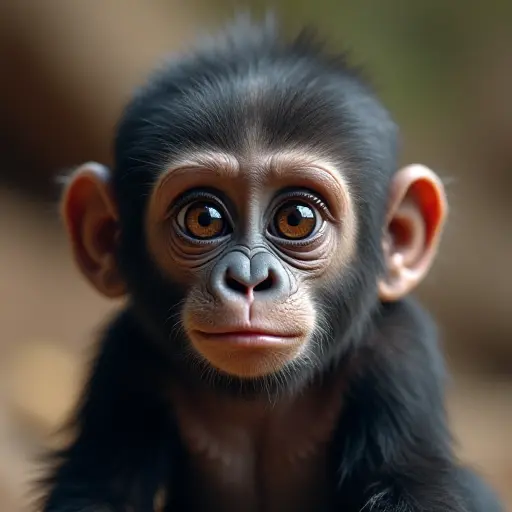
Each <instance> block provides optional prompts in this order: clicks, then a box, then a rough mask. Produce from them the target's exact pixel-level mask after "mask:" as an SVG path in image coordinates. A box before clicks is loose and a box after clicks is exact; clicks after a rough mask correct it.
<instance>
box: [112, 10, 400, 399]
mask: <svg viewBox="0 0 512 512" xmlns="http://www.w3.org/2000/svg"><path fill="white" fill-rule="evenodd" d="M397 139H398V134H397V128H396V126H395V124H394V122H393V120H392V119H391V117H390V116H389V114H388V112H387V110H386V109H385V108H384V107H383V106H382V105H381V103H380V102H379V101H378V99H377V98H376V96H375V95H374V93H373V91H372V89H371V88H370V86H369V85H368V84H367V83H366V81H365V80H364V79H363V77H362V76H361V74H360V73H359V72H358V71H356V70H354V69H353V68H351V67H350V66H349V65H348V63H347V60H346V58H345V57H344V56H343V55H342V56H339V55H330V54H329V53H328V52H326V51H324V48H323V45H322V44H320V43H319V42H318V41H317V40H316V38H315V37H314V36H313V35H312V33H311V32H308V31H304V32H303V33H301V34H300V35H299V36H298V37H296V38H295V39H293V40H291V41H285V40H283V39H282V38H281V37H280V31H279V28H278V26H277V24H276V23H275V22H274V21H272V20H267V22H265V23H263V24H253V23H252V22H250V21H249V20H248V19H245V18H244V19H241V20H238V21H237V22H236V23H234V24H233V25H232V26H230V27H229V28H228V29H227V30H225V31H223V33H222V36H220V37H219V38H217V39H213V40H210V41H209V42H207V43H205V44H204V45H203V46H201V47H200V48H199V49H197V50H196V51H194V52H192V53H191V54H190V55H188V56H185V57H183V58H180V59H177V60H175V61H173V62H170V63H167V64H165V65H164V66H163V67H162V68H161V69H159V70H158V71H157V72H156V73H155V74H154V75H153V76H152V77H151V79H150V80H149V82H148V83H147V84H146V85H145V86H144V87H142V88H141V89H140V90H139V91H138V93H137V94H136V95H135V98H134V99H133V101H132V102H131V103H130V104H129V105H128V107H127V108H126V110H125V112H124V115H123V117H122V119H121V121H120V124H119V128H118V133H117V137H116V141H115V168H114V173H113V189H114V193H115V195H116V197H117V200H118V206H119V212H120V223H121V228H122V236H121V239H122V240H121V248H120V253H119V259H120V265H121V268H122V271H123V273H124V275H125V277H126V280H127V283H128V287H129V291H130V293H131V295H132V299H133V303H134V307H135V310H136V311H137V312H138V315H139V317H140V318H141V319H142V320H143V324H144V325H146V326H147V327H150V328H151V329H152V333H153V335H155V336H156V337H157V338H159V339H160V341H161V342H162V343H163V344H164V346H165V347H166V348H167V350H168V351H169V353H171V354H172V355H174V356H180V355H183V354H184V353H186V352H187V341H186V340H185V339H184V336H183V334H182V331H181V330H180V329H179V328H177V327H176V326H179V314H180V301H182V299H183V298H184V297H185V293H186V290H183V289H180V287H179V286H176V284H175V283H171V282H169V280H168V279H167V278H166V277H165V276H162V275H160V274H159V271H158V269H157V268H155V265H153V263H152V261H151V258H150V257H149V255H148V253H147V250H146V243H145V238H144V229H143V219H144V213H145V208H146V204H147V199H148V197H149V195H150V191H151V187H152V186H153V184H154V182H155V180H156V179H157V177H158V176H159V174H160V173H161V172H162V170H163V169H164V167H165V166H166V164H168V163H169V162H170V161H172V160H173V159H175V158H179V156H180V155H183V154H185V153H186V152H187V151H189V150H191V149H194V148H200V149H222V150H227V151H230V152H233V153H234V154H235V155H236V154H243V153H244V151H245V150H246V149H247V147H248V146H249V145H250V144H254V141H255V140H256V142H257V145H258V146H259V147H261V148H264V149H265V150H276V149H277V150H278V149H297V148H299V149H300V150H302V151H307V150H308V149H312V150H314V151H315V152H320V153H322V154H325V155H327V156H328V158H329V159H331V160H332V161H335V162H337V164H338V165H339V167H340V169H341V172H343V173H344V174H345V177H346V178H347V179H348V181H349V183H350V186H351V190H352V192H353V195H354V200H355V204H356V207H357V218H358V224H359V233H358V252H357V256H356V258H355V260H354V263H353V267H352V269H351V270H350V271H349V273H348V275H344V276H343V278H341V277H340V279H339V280H338V282H333V283H332V286H330V287H329V288H328V289H324V290H323V291H322V292H321V296H320V295H319V296H318V297H316V299H317V303H318V307H319V308H320V310H321V311H322V313H323V317H324V322H322V325H321V328H322V329H321V330H322V335H321V336H320V334H319V336H318V340H316V346H317V350H318V354H316V356H317V359H318V362H319V363H320V364H321V365H323V367H325V366H326V365H328V364H329V363H330V362H331V361H332V360H333V359H334V358H335V357H336V356H339V355H340V354H341V353H344V352H345V351H346V349H347V348H348V347H349V346H352V345H353V344H354V343H355V342H357V341H358V340H357V339H358V338H359V337H361V335H362V332H363V331H364V330H365V329H366V328H367V326H368V325H369V323H370V317H371V316H372V315H373V314H374V313H375V312H376V311H377V310H378V298H377V276H378V274H379V272H381V270H382V261H381V260H382V255H381V236H382V229H383V225H382V223H383V219H384V217H385V208H386V198H387V192H388V184H389V182H390V178H391V176H392V175H393V173H394V171H395V169H396V167H397V161H396V160H397ZM326 305H329V306H328V307H327V306H326ZM320 345H322V346H321V347H320ZM320 352H323V354H327V355H322V356H321V358H320V355H319V354H320ZM312 370H313V369H312V368H310V369H308V371H304V372H295V373H294V374H293V375H290V374H289V372H288V373H287V374H286V379H287V387H288V388H289V389H291V388H292V387H293V386H292V385H293V384H294V383H296V384H301V383H303V382H304V381H305V380H307V378H308V377H310V376H311V372H312ZM216 377H217V378H216V379H215V383H216V384H217V385H224V384H226V385H228V387H229V386H236V388H237V389H238V388H239V387H240V385H242V384H243V386H245V387H251V388H253V389H260V388H261V386H264V387H265V389H269V387H272V386H273V385H274V384H276V383H277V382H279V380H280V379H281V380H282V379H283V378H284V375H276V376H275V377H274V378H272V379H265V382H263V381H262V380H258V381H254V382H250V383H247V382H245V383H241V382H233V381H232V379H227V378H224V377H222V376H220V375H216ZM294 379H295V380H296V382H290V380H294ZM269 381H272V382H269ZM243 386H242V387H243Z"/></svg>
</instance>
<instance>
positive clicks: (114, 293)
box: [61, 163, 125, 298]
mask: <svg viewBox="0 0 512 512" xmlns="http://www.w3.org/2000/svg"><path fill="white" fill-rule="evenodd" d="M61 212H62V216H63V218H64V221H65V223H66V228H67V232H68V236H69V238H70V240H71V245H72V248H73V254H74V257H75V260H76V262H77V263H78V266H79V268H80V270H81V271H82V274H83V275H84V276H85V277H86V278H87V279H88V280H89V282H90V283H91V284H92V285H93V286H94V287H95V288H96V289H97V290H98V291H99V292H100V293H101V294H102V295H105V296H106V297H110V298H114V297H120V296H122V295H124V293H125V283H124V281H123V279H122V276H121V275H120V273H119V269H118V267H117V260H116V251H117V243H118V238H119V223H118V216H117V209H116V205H115V202H114V199H113V196H112V192H111V188H110V172H109V170H108V169H107V168H106V167H104V166H102V165H100V164H96V163H88V164H84V165H82V166H81V167H79V168H78V169H77V170H76V171H75V172H74V173H73V175H72V176H71V178H70V181H69V183H68V185H67V186H66V190H65V191H64V195H63V198H62V202H61Z"/></svg>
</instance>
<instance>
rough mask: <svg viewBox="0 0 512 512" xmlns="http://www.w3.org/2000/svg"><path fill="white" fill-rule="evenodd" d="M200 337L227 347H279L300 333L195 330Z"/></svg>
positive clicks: (293, 339) (254, 330)
mask: <svg viewBox="0 0 512 512" xmlns="http://www.w3.org/2000/svg"><path fill="white" fill-rule="evenodd" d="M194 334H196V335H197V336H198V337H199V338H200V339H202V340H204V341H206V342H212V343H219V344H220V343H222V344H223V345H224V346H226V348H228V346H231V347H240V348H242V347H247V348H254V349H256V348H271V347H275V348H278V347H279V346H283V345H289V344H290V343H294V342H296V341H297V338H299V337H300V335H299V334H285V333H275V332H269V331H263V330H256V329H251V330H237V331H226V332H205V331H195V333H194Z"/></svg>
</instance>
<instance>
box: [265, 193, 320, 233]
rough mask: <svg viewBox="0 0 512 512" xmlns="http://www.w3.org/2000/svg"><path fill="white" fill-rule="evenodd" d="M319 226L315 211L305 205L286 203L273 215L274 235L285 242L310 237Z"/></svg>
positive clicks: (295, 202) (294, 202) (297, 202)
mask: <svg viewBox="0 0 512 512" xmlns="http://www.w3.org/2000/svg"><path fill="white" fill-rule="evenodd" d="M318 224H319V215H318V213H317V212H316V210H315V209H314V208H313V207H311V206H309V205H308V204H306V203H303V202H299V201H287V202H286V203H284V204H283V205H282V206H280V207H279V209H278V210H277V211H276V213H275V214H274V217H273V219H272V228H273V231H274V233H275V234H276V235H277V236H279V237H281V238H284V239H287V240H303V239H305V238H308V237H310V236H311V235H312V234H313V233H314V232H315V231H316V228H317V226H318Z"/></svg>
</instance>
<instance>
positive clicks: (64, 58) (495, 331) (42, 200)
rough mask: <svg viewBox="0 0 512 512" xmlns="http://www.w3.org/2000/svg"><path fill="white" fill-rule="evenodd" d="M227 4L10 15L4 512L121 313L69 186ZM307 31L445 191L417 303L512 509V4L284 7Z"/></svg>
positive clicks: (5, 44)
mask: <svg viewBox="0 0 512 512" xmlns="http://www.w3.org/2000/svg"><path fill="white" fill-rule="evenodd" d="M242 4H243V5H245V6H247V7H249V8H250V9H251V10H253V11H254V12H255V13H256V14H258V13H260V12H262V11H264V7H265V6H263V4H262V2H252V3H251V2H245V3H243V2H236V3H235V1H234V0H231V1H229V2H228V1H223V0H202V1H201V0H187V1H183V0H181V1H180V0H74V1H69V0H45V1H44V2H41V1H40V0H3V1H2V2H0V64H1V69H2V73H1V75H2V76H3V78H2V79H1V80H0V156H1V158H0V269H1V270H0V510H1V511H3V512H23V511H25V510H27V508H26V493H27V490H28V489H29V482H30V480H31V479H32V478H34V477H35V476H37V466H36V465H35V464H34V456H35V455H36V454H38V453H39V452H40V450H41V449H42V448H43V447H45V446H48V445H49V444H50V443H52V442H55V441H54V438H53V437H52V436H51V434H52V432H54V430H55V428H56V427H57V426H58V425H59V424H60V422H61V421H62V420H63V418H64V417H65V416H66V414H67V413H68V412H69V410H70V408H71V407H72V404H73V401H74V400H75V397H76V393H77V389H78V388H79V386H80V383H81V379H82V377H83V370H84V361H86V360H87V358H88V357H89V354H90V348H91V344H92V343H93V341H94V339H95V336H96V333H97V331H98V329H99V327H101V325H102V323H103V322H104V320H105V318H107V316H108V314H109V313H110V312H112V311H113V310H115V308H116V307H118V304H112V303H109V302H106V301H104V300H102V299H101V298H100V297H99V296H97V295H96V294H95V293H94V292H93V291H92V290H91V289H90V288H89V287H88V286H87V285H86V284H85V283H84V282H83V281H82V280H81V278H80V277H79V274H78V272H77V271H76V270H75V268H74V266H73V263H72V261H71V257H70V252H69V250H68V247H67V244H66V240H65V239H64V234H63V230H62V226H61V224H60V221H59V219H58V215H57V203H56V198H57V195H58V187H57V186H56V184H55V176H57V175H58V174H59V173H62V172H65V171H66V169H67V168H68V167H69V166H72V165H75V164H78V163H81V162H84V161H86V160H98V161H101V162H104V163H107V164H108V163H110V162H111V153H110V148H111V141H112V135H113V127H114V125H115V123H116V121H117V118H118V116H119V114H120V110H121V108H122V107H123V105H124V104H125V102H126V101H127V100H128V99H129V97H130V95H131V93H132V92H133V89H134V87H136V86H137V85H138V84H139V83H141V81H142V80H143V79H144V77H145V76H146V74H147V72H148V71H150V70H151V69H152V68H153V67H154V66H155V65H156V64H158V63H159V62H160V61H161V59H162V58H163V57H165V56H166V55H167V54H169V52H174V51H177V50H180V49H183V48H187V45H188V43H189V42H190V41H191V39H194V37H195V36H196V35H198V34H200V33H201V32H202V30H204V28H202V27H205V26H206V27H210V28H213V27H215V26H217V25H218V24H219V23H222V22H223V21H225V20H226V19H227V18H229V17H230V16H231V15H232V14H233V12H234V10H235V5H236V6H240V5H242ZM272 6H273V7H274V8H275V10H276V12H277V13H278V14H280V15H281V18H282V20H283V21H284V27H285V30H289V31H293V30H294V29H297V28H298V27H300V26H301V25H302V24H303V23H304V22H307V23H312V24H314V25H316V26H317V27H318V28H319V29H320V30H321V31H322V32H323V33H325V34H326V36H328V37H329V38H330V39H331V42H332V46H333V48H342V47H345V48H348V49H349V50H350V51H351V52H352V59H353V60H354V62H356V63H358V64H363V65H365V66H366V67H367V69H368V70H369V73H370V75H372V76H373V77H374V78H375V83H376V85H377V86H378V88H379V90H380V93H381V96H382V98H383V100H384V101H385V103H386V104H387V105H388V107H389V108H390V109H391V110H392V112H393V113H394V115H395V118H396V119H397V121H398V122H399V124H400V125H401V127H402V130H403V138H404V147H403V163H410V162H422V163H426V164H428V165H430V166H431V167H433V168H434V169H436V170H437V171H438V172H439V173H440V174H441V175H442V176H443V178H444V179H445V181H446V183H447V184H448V191H449V195H450V201H451V216H450V221H449V226H448V229H447V231H446V235H445V238H444V242H443V246H442V249H441V254H440V256H439V259H438V261H437V264H436V266H435V269H434V271H433V272H432V274H431V276H430V277H429V279H428V281H427V282H426V283H425V284H424V285H423V286H422V288H421V290H420V291H419V295H420V297H421V298H422V299H423V300H424V302H425V303H426V304H427V306H428V307H429V308H430V310H431V311H432V312H433V313H434V314H435V315H436V316H437V318H438V320H439V324H440V328H441V331H442V333H443V339H444V347H445V351H446V355H447V358H448V364H449V365H450V369H451V370H452V372H453V375H454V378H453V380H452V382H451V384H450V388H449V396H448V407H449V411H450V417H451V421H452V423H453V426H454V429H455V432H456V436H457V440H458V442H459V452H460V455H461V457H462V458H463V459H465V460H468V461H470V462H471V463H473V464H474V465H476V466H477V467H478V468H479V469H480V470H481V471H482V472H483V473H484V474H485V475H486V476H487V478H488V479H489V481H491V482H492V484H493V485H494V487H495V488H496V489H499V491H500V493H501V494H502V496H503V497H504V498H505V499H506V500H507V504H508V510H511V511H512V487H511V484H512V269H511V264H512V227H511V226H512V205H511V203H510V198H511V197H512V196H511V192H512V99H511V92H512V2H510V1H509V0H503V1H500V0H487V1H483V0H481V1H479V0H459V1H452V2H444V1H443V0H429V1H419V0H417V1H415V2H406V1H403V0H381V1H379V2H375V1H373V2H372V1H365V0H353V1H349V0H347V1H343V0H315V2H303V3H299V2H296V1H295V0H286V1H285V0H283V1H279V0H275V1H274V2H273V3H272Z"/></svg>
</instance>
